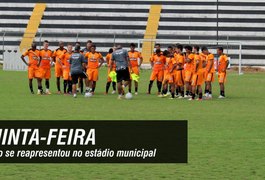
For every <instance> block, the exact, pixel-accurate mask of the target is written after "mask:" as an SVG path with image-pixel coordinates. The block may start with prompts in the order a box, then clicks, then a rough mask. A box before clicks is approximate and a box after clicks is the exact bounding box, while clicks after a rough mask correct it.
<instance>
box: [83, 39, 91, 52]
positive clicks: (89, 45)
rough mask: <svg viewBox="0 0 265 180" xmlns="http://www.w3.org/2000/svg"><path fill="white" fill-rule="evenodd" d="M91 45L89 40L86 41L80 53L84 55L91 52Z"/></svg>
mask: <svg viewBox="0 0 265 180" xmlns="http://www.w3.org/2000/svg"><path fill="white" fill-rule="evenodd" d="M92 45H93V42H92V41H91V40H88V41H87V43H86V47H85V48H84V49H83V50H82V53H83V54H84V55H86V53H88V52H91V47H92Z"/></svg>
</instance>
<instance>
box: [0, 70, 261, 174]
mask: <svg viewBox="0 0 265 180" xmlns="http://www.w3.org/2000/svg"><path fill="white" fill-rule="evenodd" d="M149 74H150V71H142V76H141V83H140V95H139V96H137V97H135V98H134V99H133V100H131V101H128V100H122V101H119V100H117V95H108V96H105V95H103V92H104V89H105V80H106V69H102V71H101V76H100V81H99V83H98V88H97V92H96V95H95V97H93V98H91V99H85V98H83V97H82V96H79V97H78V98H77V99H73V98H72V97H71V96H67V97H65V96H63V95H56V94H53V95H51V96H37V95H31V94H30V93H29V90H28V84H27V73H26V72H4V71H2V70H0V84H1V85H0V86H1V88H0V100H1V103H0V119H8V120H9V119H10V120H12V119H21V120H22V119H30V120H31V119H32V120H33V119H37V120H40V119H52V120H53V119H54V120H56V119H67V120H70V119H81V120H90V119H93V120H94V119H96V120H97V119H98V120H99V119H100V120H109V119H118V120H123V119H125V120H130V119H136V120H152V119H160V120H167V119H169V120H173V119H175V120H182V119H185V120H188V121H189V163H188V164H185V165H181V164H176V165H175V164H156V165H154V164H144V165H139V164H129V165H128V164H127V165H124V164H120V165H117V164H115V165H114V164H86V165H85V164H60V165H54V164H26V165H19V164H10V165H6V164H1V165H0V179H264V178H265V174H264V172H265V151H264V150H265V131H264V127H265V122H264V120H265V118H264V117H265V96H264V92H265V85H264V84H265V78H264V77H265V74H264V73H253V74H245V75H243V76H238V75H237V74H234V73H231V74H229V77H228V83H227V91H226V95H227V97H228V98H227V99H225V100H218V99H217V98H216V97H217V96H218V95H219V93H218V92H219V90H218V89H219V88H218V86H217V84H215V85H214V95H215V99H214V100H212V101H202V102H197V101H193V102H189V101H187V100H169V99H160V98H157V97H156V95H155V92H156V86H154V88H153V95H151V96H148V95H145V92H146V88H147V85H148V78H149ZM35 87H36V83H35ZM51 90H52V92H54V93H55V92H56V89H55V81H54V78H53V79H52V82H51ZM35 92H36V90H35ZM120 112H123V113H122V114H121V113H120Z"/></svg>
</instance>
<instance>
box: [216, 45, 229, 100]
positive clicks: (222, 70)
mask: <svg viewBox="0 0 265 180" xmlns="http://www.w3.org/2000/svg"><path fill="white" fill-rule="evenodd" d="M217 54H218V56H219V63H218V80H219V85H220V96H219V99H224V98H225V81H226V70H227V68H228V65H229V60H228V57H227V55H225V54H224V49H223V47H218V48H217Z"/></svg>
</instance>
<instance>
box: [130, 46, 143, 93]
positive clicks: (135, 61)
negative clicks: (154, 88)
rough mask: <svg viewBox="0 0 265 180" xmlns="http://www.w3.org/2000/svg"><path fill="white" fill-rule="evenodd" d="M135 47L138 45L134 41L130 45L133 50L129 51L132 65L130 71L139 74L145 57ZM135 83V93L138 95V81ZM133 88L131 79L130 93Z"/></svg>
mask: <svg viewBox="0 0 265 180" xmlns="http://www.w3.org/2000/svg"><path fill="white" fill-rule="evenodd" d="M135 47H136V45H135V44H134V43H132V44H131V45H130V48H131V50H130V51H129V52H128V54H129V59H130V63H131V65H132V68H131V69H130V72H131V73H134V74H136V75H138V76H139V75H140V67H141V65H142V63H143V57H142V55H141V53H140V52H138V51H136V50H135ZM139 60H140V61H139ZM134 85H135V95H138V82H136V81H134ZM131 88H132V81H130V84H129V92H130V93H131Z"/></svg>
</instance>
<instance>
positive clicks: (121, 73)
mask: <svg viewBox="0 0 265 180" xmlns="http://www.w3.org/2000/svg"><path fill="white" fill-rule="evenodd" d="M116 72H117V82H118V83H119V82H122V81H130V79H131V77H130V72H129V68H126V69H121V70H117V71H116Z"/></svg>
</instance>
